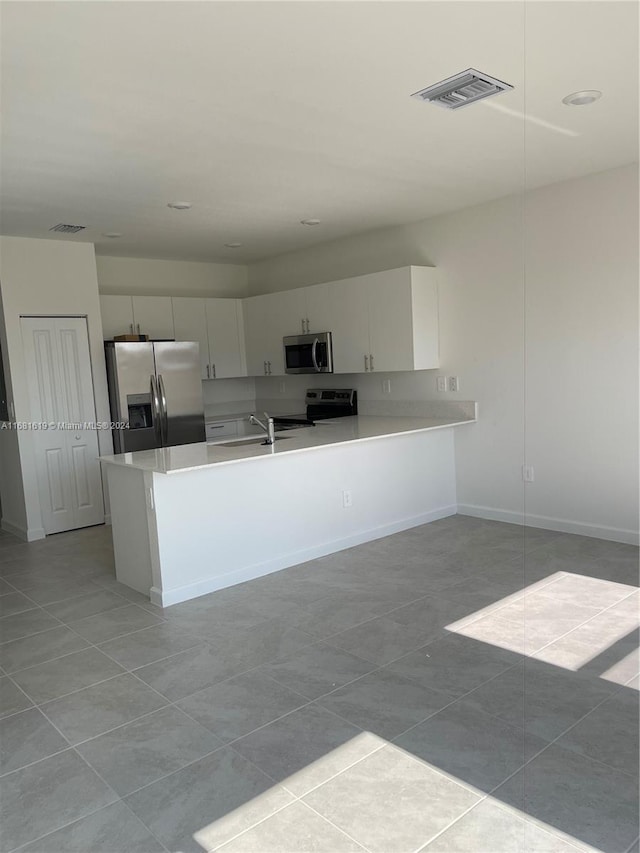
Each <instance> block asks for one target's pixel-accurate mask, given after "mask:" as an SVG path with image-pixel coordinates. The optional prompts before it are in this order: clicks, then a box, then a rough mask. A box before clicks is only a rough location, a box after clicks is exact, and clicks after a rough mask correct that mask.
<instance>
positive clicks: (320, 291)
mask: <svg viewBox="0 0 640 853" xmlns="http://www.w3.org/2000/svg"><path fill="white" fill-rule="evenodd" d="M304 292H305V296H306V303H307V310H306V319H307V320H308V321H309V331H310V332H333V327H334V316H335V310H334V308H335V306H334V304H333V301H332V298H331V285H330V284H314V285H312V286H311V287H305V289H304Z"/></svg>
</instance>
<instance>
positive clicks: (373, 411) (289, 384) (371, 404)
mask: <svg viewBox="0 0 640 853" xmlns="http://www.w3.org/2000/svg"><path fill="white" fill-rule="evenodd" d="M438 373H439V371H437V370H422V371H412V372H406V373H376V374H375V375H373V376H372V375H370V374H368V375H367V374H340V375H335V374H328V375H323V376H314V375H312V374H305V375H303V376H280V377H276V376H272V377H258V378H256V380H255V383H256V409H257V410H258V411H263V410H266V411H268V412H273V413H274V414H294V413H299V412H302V411H304V397H305V393H306V391H307V388H355V389H356V390H357V392H358V411H359V413H360V414H362V415H391V416H393V415H396V416H406V417H411V416H414V417H457V416H458V415H460V417H463V418H471V417H475V410H476V409H475V407H476V404H475V403H474V402H472V401H468V400H458V399H456V398H455V396H456V395H447V394H438V392H436V390H435V384H436V376H437V375H438ZM385 381H389V382H390V383H391V392H390V393H387V392H385V391H383V390H382V388H383V382H385ZM447 396H449V397H453V399H447ZM440 397H442V399H440Z"/></svg>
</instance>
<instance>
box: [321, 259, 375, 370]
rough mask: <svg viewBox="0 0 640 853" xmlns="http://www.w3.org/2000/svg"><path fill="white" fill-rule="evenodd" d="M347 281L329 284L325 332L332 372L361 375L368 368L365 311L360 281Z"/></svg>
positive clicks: (363, 282) (362, 286) (360, 279)
mask: <svg viewBox="0 0 640 853" xmlns="http://www.w3.org/2000/svg"><path fill="white" fill-rule="evenodd" d="M366 278H367V276H359V277H358V278H347V279H344V280H343V281H336V282H333V283H332V284H330V285H329V300H330V302H331V303H332V304H333V306H334V311H333V322H332V325H331V328H330V329H329V331H330V332H331V333H332V340H333V370H334V373H364V372H365V369H367V370H368V367H369V308H368V302H367V286H366V282H365V281H364V279H366ZM365 356H366V363H365Z"/></svg>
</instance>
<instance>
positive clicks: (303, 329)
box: [300, 317, 306, 335]
mask: <svg viewBox="0 0 640 853" xmlns="http://www.w3.org/2000/svg"><path fill="white" fill-rule="evenodd" d="M300 322H301V323H302V334H303V335H304V333H305V332H306V329H305V327H304V317H303V318H302V320H300Z"/></svg>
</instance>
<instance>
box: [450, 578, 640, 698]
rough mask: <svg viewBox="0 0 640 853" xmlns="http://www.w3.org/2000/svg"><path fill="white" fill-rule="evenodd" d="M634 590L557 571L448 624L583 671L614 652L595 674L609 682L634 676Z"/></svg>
mask: <svg viewBox="0 0 640 853" xmlns="http://www.w3.org/2000/svg"><path fill="white" fill-rule="evenodd" d="M634 592H635V587H632V586H628V585H626V584H620V583H615V582H614V581H608V580H602V579H600V578H592V577H588V576H585V575H580V574H572V573H568V572H557V573H555V574H554V575H550V576H549V577H548V578H546V579H545V580H544V581H540V582H538V583H535V584H532V585H530V586H527V587H526V588H525V589H523V590H521V591H520V593H518V594H515V595H509V596H506V597H504V598H502V599H500V600H499V601H496V602H495V603H493V604H491V605H489V606H488V607H484V608H482V609H480V610H477V611H475V612H474V613H472V614H470V615H469V616H466V617H465V618H464V619H461V620H458V621H457V622H452V623H450V624H449V625H447V626H446V627H447V630H448V631H452V632H454V633H457V634H460V635H462V636H465V637H469V638H470V639H474V640H478V641H479V642H483V643H487V644H489V645H494V646H497V647H499V648H502V649H506V650H508V651H512V652H515V653H517V654H524V655H527V656H531V657H535V658H536V659H538V660H542V661H545V662H547V663H550V664H553V665H554V666H559V667H562V668H564V669H569V670H572V671H574V672H575V671H578V670H580V669H582V668H583V667H585V666H587V665H588V664H590V663H591V662H592V661H595V660H596V659H597V658H599V657H600V656H604V655H605V653H606V652H607V650H611V655H610V656H612V657H613V659H612V660H603V665H602V667H601V669H600V670H599V671H597V672H596V671H594V672H593V674H594V675H601V676H602V677H603V678H605V677H607V676H606V675H605V673H609V675H608V680H616V681H617V683H620V681H618V679H622V678H623V677H624V676H625V674H626V678H625V679H624V681H622V683H626V681H628V679H629V678H631V677H632V675H633V672H630V669H632V668H633V659H632V658H631V657H629V655H630V654H632V651H631V650H630V649H628V648H622V649H621V650H620V657H621V658H628V660H627V662H626V664H625V665H623V664H622V661H620V660H617V659H615V649H612V647H613V646H615V645H616V644H618V643H624V642H626V641H630V637H631V635H632V634H633V632H634V631H636V630H637V629H638V627H639V626H640V610H639V607H638V601H637V593H636V594H635V595H634Z"/></svg>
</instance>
